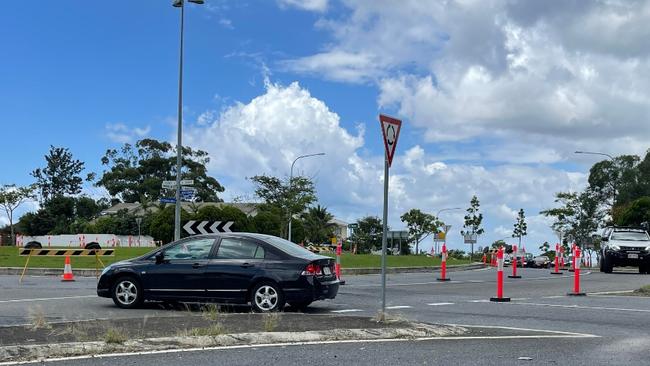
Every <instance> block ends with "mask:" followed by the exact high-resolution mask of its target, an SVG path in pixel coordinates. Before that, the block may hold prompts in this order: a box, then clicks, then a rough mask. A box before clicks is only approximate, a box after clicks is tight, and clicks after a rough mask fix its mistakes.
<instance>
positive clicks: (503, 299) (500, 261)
mask: <svg viewBox="0 0 650 366" xmlns="http://www.w3.org/2000/svg"><path fill="white" fill-rule="evenodd" d="M490 301H494V302H509V301H510V298H509V297H503V247H501V248H499V251H498V252H497V296H496V297H491V298H490Z"/></svg>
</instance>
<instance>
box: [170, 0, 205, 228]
mask: <svg viewBox="0 0 650 366" xmlns="http://www.w3.org/2000/svg"><path fill="white" fill-rule="evenodd" d="M187 1H189V2H191V3H194V4H203V0H187ZM172 5H173V6H174V7H175V8H181V42H180V52H179V55H180V56H179V57H180V62H179V65H178V142H177V143H176V212H175V214H174V240H178V239H180V238H181V168H182V163H183V23H184V20H185V0H174V2H173V3H172Z"/></svg>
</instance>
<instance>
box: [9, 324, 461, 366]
mask: <svg viewBox="0 0 650 366" xmlns="http://www.w3.org/2000/svg"><path fill="white" fill-rule="evenodd" d="M467 332H468V330H467V328H463V327H460V326H452V325H427V324H414V325H413V326H412V327H411V328H378V329H332V330H327V331H307V332H265V333H238V334H224V335H215V336H183V337H162V338H149V339H137V340H129V341H126V342H124V343H122V344H109V343H106V342H103V341H95V342H73V343H60V344H44V345H21V346H6V347H0V360H3V362H0V365H5V364H10V363H13V362H21V361H30V360H32V361H37V360H44V359H51V358H64V357H80V356H82V357H83V356H89V357H95V356H97V355H101V354H116V353H117V354H127V353H128V354H138V353H146V352H153V351H164V350H175V349H201V348H208V347H232V346H248V345H260V346H261V345H272V344H292V343H310V342H326V341H346V340H348V341H352V340H354V341H357V340H379V339H403V338H406V339H413V338H423V337H450V336H451V337H453V336H462V335H463V334H465V333H467Z"/></svg>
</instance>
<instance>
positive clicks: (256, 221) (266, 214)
mask: <svg viewBox="0 0 650 366" xmlns="http://www.w3.org/2000/svg"><path fill="white" fill-rule="evenodd" d="M251 221H252V227H253V230H252V231H254V232H257V233H260V234H267V235H274V236H281V235H280V229H281V226H282V219H281V216H280V215H278V214H277V213H274V212H272V211H269V210H260V211H259V212H258V213H257V215H255V217H253V218H252V220H251Z"/></svg>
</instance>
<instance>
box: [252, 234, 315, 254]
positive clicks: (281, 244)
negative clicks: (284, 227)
mask: <svg viewBox="0 0 650 366" xmlns="http://www.w3.org/2000/svg"><path fill="white" fill-rule="evenodd" d="M256 237H258V238H260V239H262V240H264V241H266V242H267V243H269V244H271V245H273V246H274V247H276V248H278V249H280V250H281V251H283V252H285V253H287V254H289V255H292V256H295V257H300V258H306V259H317V258H320V257H321V256H319V255H316V254H314V253H312V252H310V251H309V250H307V249H305V248H303V247H301V246H300V245H298V244H295V243H292V242H290V241H288V240H285V239H282V238H278V237H276V236H271V235H256Z"/></svg>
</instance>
